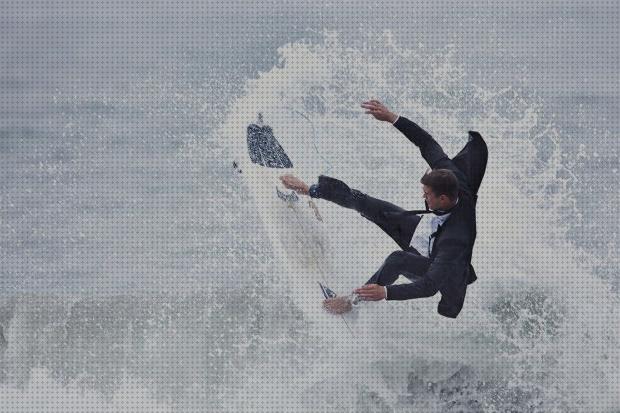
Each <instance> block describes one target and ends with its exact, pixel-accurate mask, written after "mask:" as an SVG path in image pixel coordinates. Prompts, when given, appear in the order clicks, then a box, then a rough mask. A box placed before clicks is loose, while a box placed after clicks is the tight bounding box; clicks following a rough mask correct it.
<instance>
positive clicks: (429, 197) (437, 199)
mask: <svg viewBox="0 0 620 413" xmlns="http://www.w3.org/2000/svg"><path fill="white" fill-rule="evenodd" d="M422 192H423V194H422V198H424V200H425V201H426V203H427V204H428V207H429V208H430V209H445V206H446V205H445V204H446V199H447V198H448V197H447V196H445V195H441V196H436V195H435V193H434V192H433V190H432V189H431V187H430V186H427V185H422Z"/></svg>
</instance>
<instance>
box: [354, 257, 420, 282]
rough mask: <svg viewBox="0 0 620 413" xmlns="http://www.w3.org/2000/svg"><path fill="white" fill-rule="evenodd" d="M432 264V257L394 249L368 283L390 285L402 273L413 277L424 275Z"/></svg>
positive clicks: (410, 277)
mask: <svg viewBox="0 0 620 413" xmlns="http://www.w3.org/2000/svg"><path fill="white" fill-rule="evenodd" d="M430 264H431V259H430V258H427V257H425V256H423V255H420V254H416V253H414V252H410V251H394V252H393V253H391V254H390V255H388V257H387V258H386V259H385V261H384V262H383V265H381V268H379V270H377V272H376V273H374V275H373V276H372V277H370V279H369V280H368V281H367V282H366V284H379V285H383V286H385V285H390V284H393V283H394V281H396V280H397V279H398V276H399V275H400V274H402V275H404V276H405V277H407V278H409V279H410V280H411V279H415V278H417V277H422V276H423V275H424V274H425V273H426V271H427V270H428V267H429V266H430Z"/></svg>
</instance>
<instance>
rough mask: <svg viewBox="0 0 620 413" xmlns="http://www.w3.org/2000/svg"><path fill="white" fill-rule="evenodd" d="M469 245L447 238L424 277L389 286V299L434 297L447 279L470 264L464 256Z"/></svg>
mask: <svg viewBox="0 0 620 413" xmlns="http://www.w3.org/2000/svg"><path fill="white" fill-rule="evenodd" d="M466 250H467V246H466V245H465V243H464V242H463V241H460V240H458V239H447V240H445V241H444V242H443V243H442V245H441V248H440V249H439V247H438V252H437V256H436V257H435V259H434V260H433V262H432V263H431V265H430V266H429V268H428V270H427V271H426V274H424V276H423V277H421V278H419V279H417V280H415V281H414V282H412V283H409V284H398V285H388V286H387V298H386V299H387V300H410V299H412V298H422V297H432V296H433V295H435V294H436V293H437V291H439V289H440V288H441V287H442V286H443V284H444V283H445V282H446V280H449V279H450V278H451V277H453V276H455V275H457V274H459V273H460V272H461V271H464V270H465V268H467V266H468V265H469V264H468V263H467V260H466V259H465V257H464V252H465V251H466Z"/></svg>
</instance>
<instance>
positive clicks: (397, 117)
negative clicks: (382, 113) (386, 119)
mask: <svg viewBox="0 0 620 413" xmlns="http://www.w3.org/2000/svg"><path fill="white" fill-rule="evenodd" d="M398 119H400V116H399V115H396V120H395V121H394V122H392V125H396V122H398Z"/></svg>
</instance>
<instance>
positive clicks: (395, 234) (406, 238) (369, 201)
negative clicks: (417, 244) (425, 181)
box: [318, 175, 422, 250]
mask: <svg viewBox="0 0 620 413" xmlns="http://www.w3.org/2000/svg"><path fill="white" fill-rule="evenodd" d="M318 186H319V192H320V198H322V199H326V200H328V201H331V202H334V203H336V204H338V205H340V206H342V207H345V208H349V209H354V210H355V211H357V212H359V213H360V214H361V215H362V216H363V217H364V218H367V219H368V220H370V221H372V222H374V223H375V224H377V225H378V226H379V228H381V229H382V230H383V231H385V232H386V233H387V234H388V235H389V236H390V237H391V238H392V239H393V240H394V241H395V242H396V243H397V244H398V246H399V247H401V248H402V249H403V250H404V249H407V248H408V246H409V243H410V242H411V238H412V237H413V233H414V231H415V229H416V227H417V226H418V223H419V222H420V220H421V219H422V218H421V217H420V216H418V215H407V214H405V215H403V214H400V213H401V212H404V211H405V210H404V209H403V208H401V207H399V206H396V205H394V204H392V203H390V202H387V201H383V200H380V199H377V198H373V197H371V196H369V195H366V194H364V193H362V192H360V191H358V190H355V189H351V188H349V186H348V185H347V184H345V183H344V182H342V181H340V180H338V179H335V178H331V177H329V176H323V175H321V176H320V177H319V185H318Z"/></svg>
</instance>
